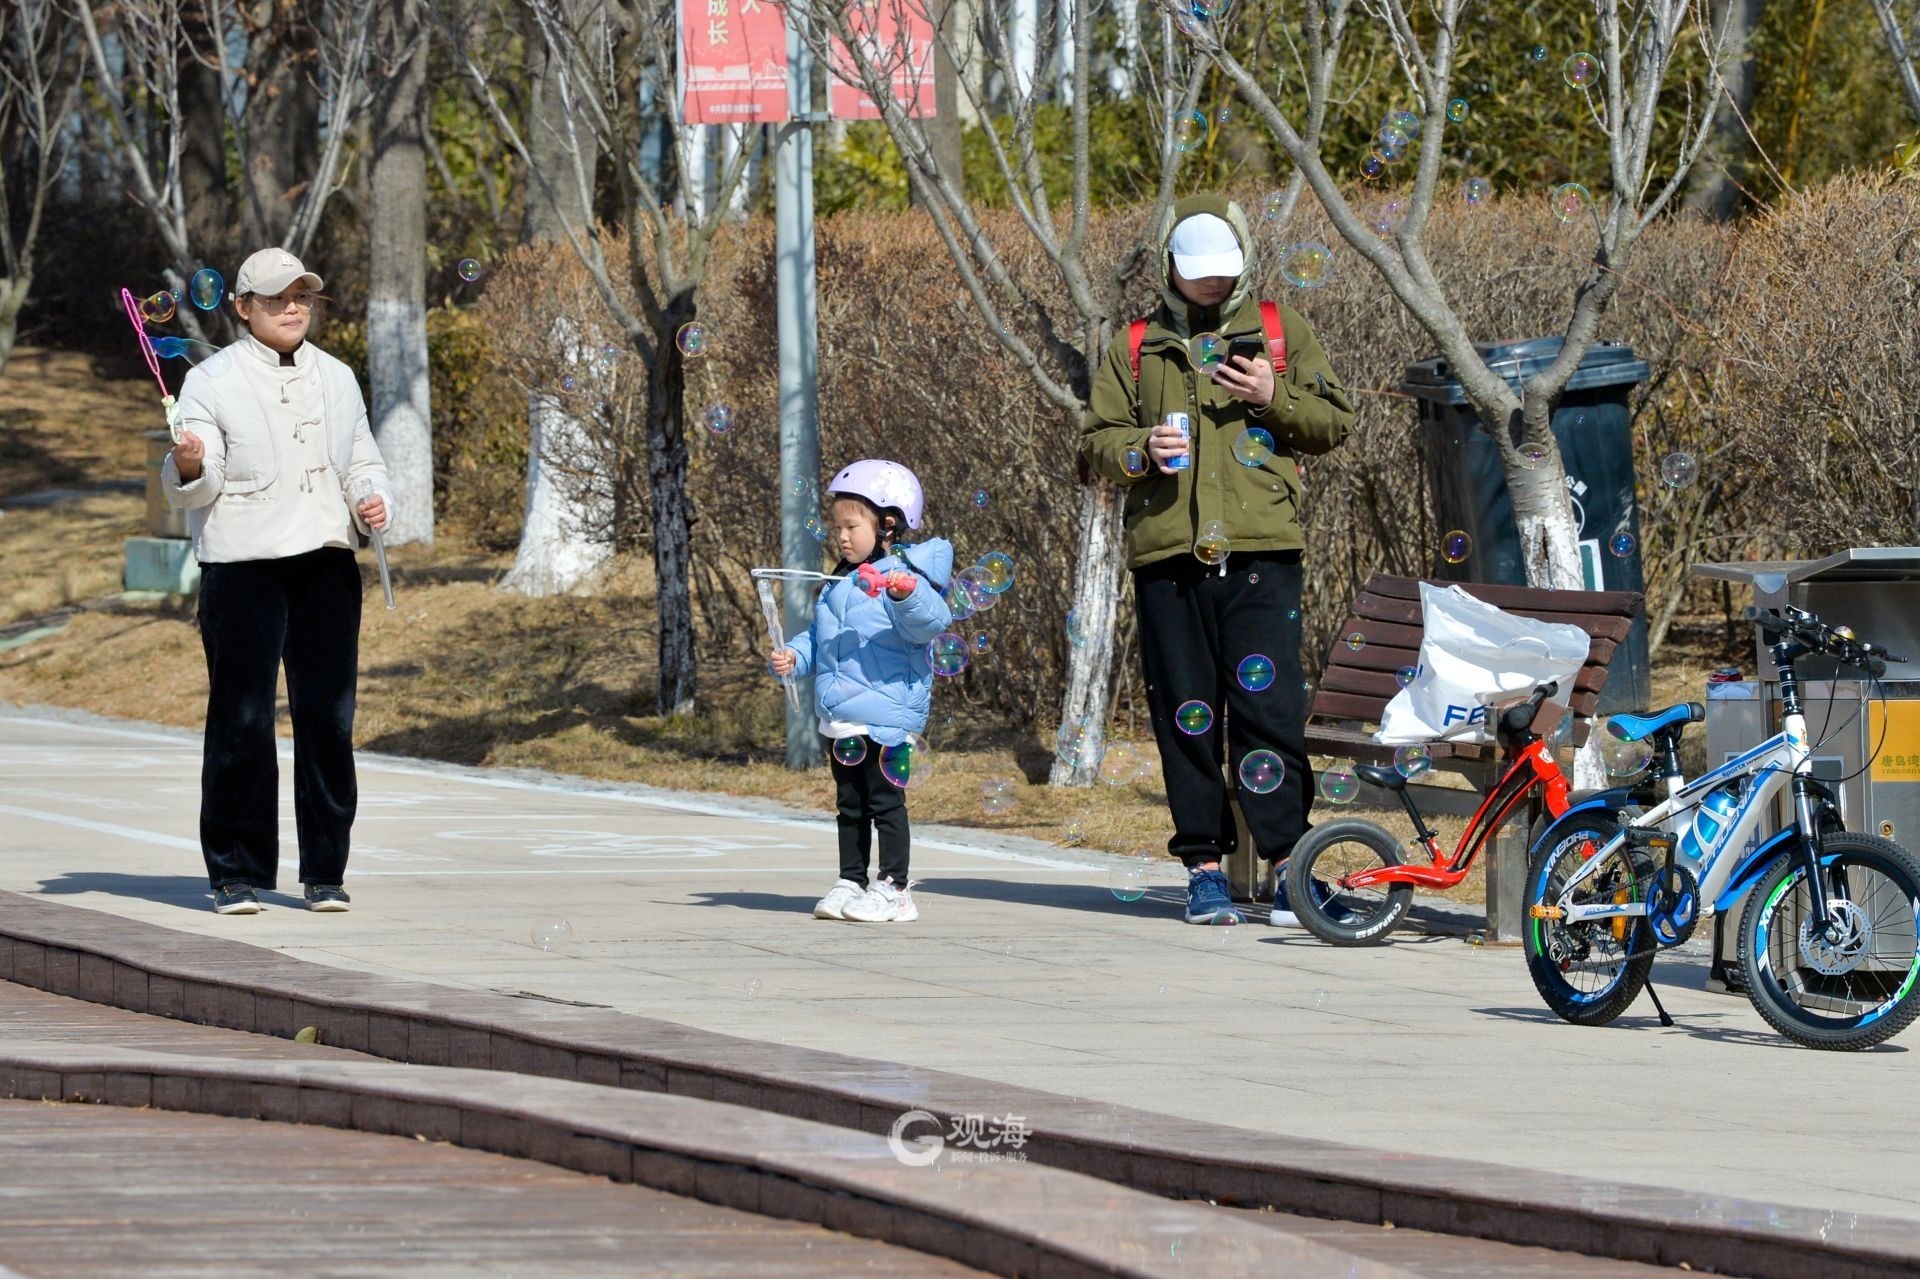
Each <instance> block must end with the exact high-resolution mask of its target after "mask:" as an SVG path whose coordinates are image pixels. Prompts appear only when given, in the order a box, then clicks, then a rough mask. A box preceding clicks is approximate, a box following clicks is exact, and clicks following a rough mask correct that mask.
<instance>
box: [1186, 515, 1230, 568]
mask: <svg viewBox="0 0 1920 1279" xmlns="http://www.w3.org/2000/svg"><path fill="white" fill-rule="evenodd" d="M1231 546H1232V543H1230V542H1228V541H1227V530H1226V526H1225V525H1223V524H1221V523H1220V521H1219V520H1208V521H1207V522H1206V523H1205V524H1202V525H1201V526H1200V535H1199V536H1198V537H1196V538H1194V539H1193V554H1194V558H1196V559H1198V560H1199V561H1200V562H1201V563H1202V564H1219V563H1222V562H1224V561H1225V560H1226V558H1227V552H1228V550H1229V549H1230V548H1231Z"/></svg>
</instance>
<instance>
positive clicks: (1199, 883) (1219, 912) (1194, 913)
mask: <svg viewBox="0 0 1920 1279" xmlns="http://www.w3.org/2000/svg"><path fill="white" fill-rule="evenodd" d="M1228 915H1231V916H1233V922H1234V923H1236V924H1237V923H1239V922H1240V912H1239V911H1237V910H1235V909H1234V906H1233V888H1232V886H1231V885H1229V884H1228V883H1227V877H1226V876H1225V875H1223V874H1221V873H1220V872H1219V871H1217V870H1196V871H1193V872H1192V873H1190V874H1189V875H1188V876H1187V922H1188V923H1189V924H1224V923H1226V922H1227V921H1226V919H1225V916H1228Z"/></svg>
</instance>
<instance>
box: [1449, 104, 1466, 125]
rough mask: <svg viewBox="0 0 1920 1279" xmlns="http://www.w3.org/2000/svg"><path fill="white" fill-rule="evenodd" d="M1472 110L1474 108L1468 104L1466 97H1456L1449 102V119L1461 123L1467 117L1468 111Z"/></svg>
mask: <svg viewBox="0 0 1920 1279" xmlns="http://www.w3.org/2000/svg"><path fill="white" fill-rule="evenodd" d="M1470 110H1472V108H1471V107H1469V106H1468V105H1467V100H1466V99H1465V98H1455V99H1453V101H1451V102H1449V103H1447V119H1449V120H1451V121H1453V122H1454V123H1455V124H1459V123H1460V122H1461V121H1462V120H1464V119H1466V118H1467V112H1468V111H1470Z"/></svg>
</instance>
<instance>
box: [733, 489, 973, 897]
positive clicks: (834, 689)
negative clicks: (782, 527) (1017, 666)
mask: <svg viewBox="0 0 1920 1279" xmlns="http://www.w3.org/2000/svg"><path fill="white" fill-rule="evenodd" d="M827 494H828V497H829V498H830V499H831V501H832V508H831V510H830V512H829V516H828V521H827V525H828V537H829V539H830V542H831V544H832V546H833V548H834V550H835V551H836V552H838V554H839V557H840V563H839V564H838V566H837V567H836V568H835V569H834V573H835V574H836V575H840V576H841V577H842V579H843V580H841V581H837V582H832V583H829V584H828V586H827V588H826V589H825V590H823V591H822V592H821V593H820V596H819V598H818V600H816V601H815V603H814V610H813V625H812V626H811V627H809V628H808V629H807V631H806V633H805V634H803V635H796V636H794V637H793V638H792V639H790V640H788V641H787V644H786V646H785V647H783V648H780V649H778V650H776V651H775V652H774V654H773V658H772V663H771V665H772V668H773V673H774V674H775V675H778V676H781V677H782V678H785V677H786V676H789V675H791V676H804V675H812V676H813V702H814V714H815V715H817V716H818V717H819V721H820V733H821V735H822V736H823V737H825V738H826V739H827V740H828V745H829V748H830V752H829V755H830V761H831V764H832V768H833V781H834V787H835V790H836V791H837V797H836V798H837V815H838V820H839V828H840V878H839V879H838V880H837V881H836V882H835V883H834V885H833V887H832V888H831V889H829V890H828V892H827V895H826V896H825V897H822V898H821V899H820V901H819V903H818V904H817V905H815V906H814V908H813V914H814V917H815V918H816V919H846V920H854V921H857V922H860V923H906V922H908V921H911V920H914V919H918V918H919V917H920V911H919V908H918V907H917V906H915V905H914V901H913V895H912V892H911V888H912V880H911V879H909V877H908V874H907V869H908V866H907V862H908V852H909V848H910V839H909V834H908V829H907V797H906V792H905V790H904V789H903V786H904V785H910V784H911V783H912V771H913V753H914V752H915V751H916V750H919V749H922V748H923V747H924V743H923V742H922V741H921V740H920V739H919V736H918V735H919V734H920V733H922V732H924V731H925V729H926V727H927V715H928V713H929V711H930V710H931V708H932V704H933V667H932V666H931V665H930V664H929V662H928V659H927V645H928V644H929V643H930V642H931V641H932V639H933V637H934V636H936V635H938V634H939V633H940V632H941V631H943V630H945V629H946V628H947V627H948V626H949V625H951V623H952V621H953V614H952V613H951V611H949V609H948V608H947V602H946V600H945V598H944V597H943V596H944V592H945V591H946V589H947V583H948V582H949V580H950V579H951V577H952V573H953V547H952V545H951V544H950V543H948V542H946V541H945V540H943V539H941V538H933V539H930V540H928V541H925V542H918V543H915V544H914V545H912V546H897V545H896V544H895V543H896V541H897V539H898V537H899V535H900V533H901V532H902V526H903V525H904V526H905V528H908V529H917V528H919V527H920V520H921V517H922V515H924V514H925V509H926V498H925V494H924V493H923V492H922V490H921V488H920V480H919V478H918V477H917V476H915V475H914V473H913V472H912V471H910V470H908V469H907V468H906V467H904V466H902V465H900V464H899V463H898V462H889V461H884V460H881V459H877V458H868V459H865V460H863V461H859V462H855V463H854V464H853V465H851V466H849V467H847V468H846V469H845V470H843V471H841V472H840V473H839V474H838V475H836V476H834V477H833V482H832V483H831V484H829V485H828V486H827ZM883 756H884V757H885V758H884V760H883ZM883 765H884V766H883ZM875 831H878V832H879V837H880V878H879V879H878V880H877V881H875V882H873V883H872V884H871V885H870V884H869V882H868V871H869V868H870V866H871V863H872V851H873V837H874V832H875Z"/></svg>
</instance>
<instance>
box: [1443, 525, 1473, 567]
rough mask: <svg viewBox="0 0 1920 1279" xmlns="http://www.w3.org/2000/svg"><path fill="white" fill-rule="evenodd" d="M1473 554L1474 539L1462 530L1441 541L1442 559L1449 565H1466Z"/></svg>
mask: <svg viewBox="0 0 1920 1279" xmlns="http://www.w3.org/2000/svg"><path fill="white" fill-rule="evenodd" d="M1472 553H1473V539H1472V538H1471V537H1468V536H1467V535H1466V533H1465V532H1464V531H1462V530H1460V529H1454V530H1453V531H1452V532H1451V533H1448V534H1447V535H1446V536H1445V537H1443V538H1441V539H1440V558H1441V559H1443V560H1445V561H1446V562H1447V563H1449V564H1464V563H1466V562H1467V556H1468V555H1471V554H1472Z"/></svg>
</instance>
